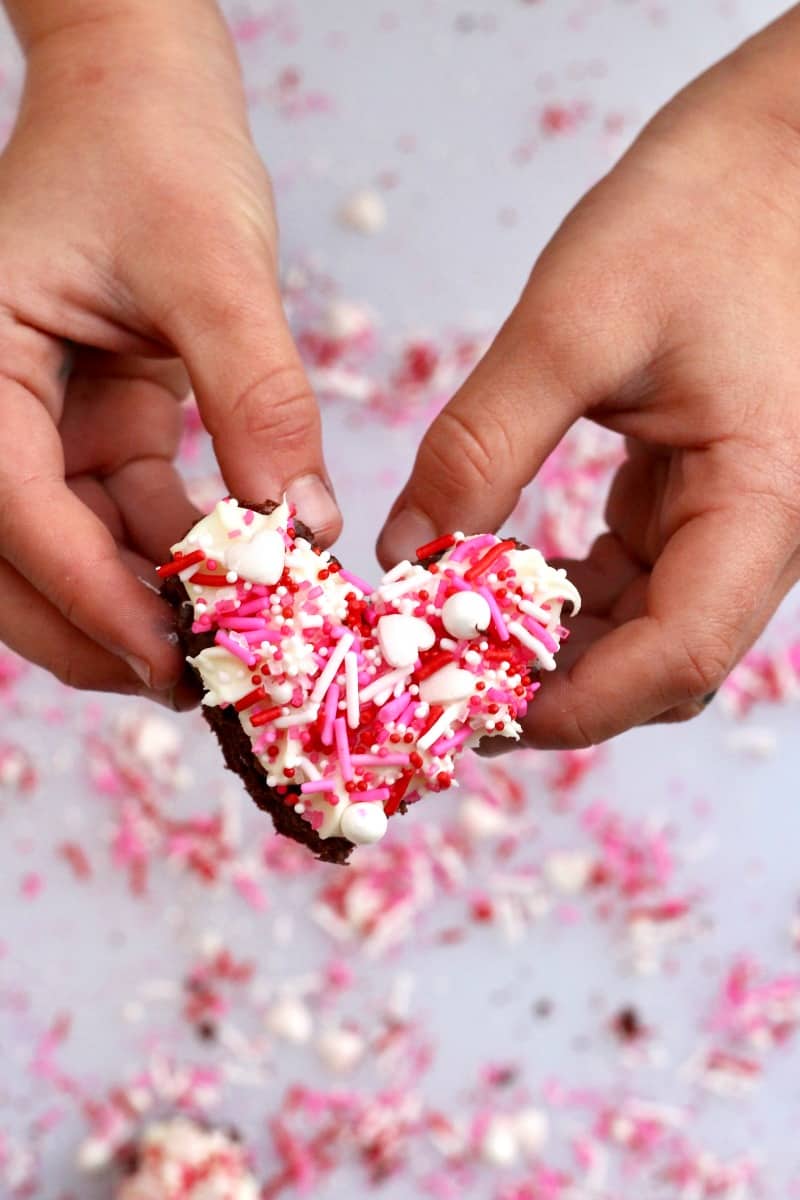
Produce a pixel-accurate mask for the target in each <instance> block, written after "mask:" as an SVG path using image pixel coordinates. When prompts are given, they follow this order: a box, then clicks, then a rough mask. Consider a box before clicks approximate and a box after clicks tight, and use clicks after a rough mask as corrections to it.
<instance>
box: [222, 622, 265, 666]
mask: <svg viewBox="0 0 800 1200" xmlns="http://www.w3.org/2000/svg"><path fill="white" fill-rule="evenodd" d="M214 641H215V642H216V643H217V645H218V646H224V647H225V649H226V650H228V651H230V653H231V654H235V655H236V657H237V658H239V659H241V661H242V662H243V663H244V665H245V666H246V667H253V666H255V664H256V661H257V659H256V656H255V654H251V653H250V651H249V650H245V648H244V646H241V645H239V643H238V642H235V641H234V640H233V638H230V637H228V635H227V633H223V632H222V630H221V629H219V630H217V632H216V634H215V635H214Z"/></svg>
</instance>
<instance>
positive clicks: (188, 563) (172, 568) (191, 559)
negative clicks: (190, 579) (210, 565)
mask: <svg viewBox="0 0 800 1200" xmlns="http://www.w3.org/2000/svg"><path fill="white" fill-rule="evenodd" d="M204 558H205V553H204V551H202V550H193V551H192V553H191V554H177V555H176V556H175V558H174V559H173V560H172V562H168V563H164V564H163V565H162V566H160V567H156V575H159V576H160V577H161V578H162V579H169V577H170V575H179V574H180V572H181V571H185V570H186V568H187V567H193V566H194V564H195V563H199V562H202V561H203V559H204Z"/></svg>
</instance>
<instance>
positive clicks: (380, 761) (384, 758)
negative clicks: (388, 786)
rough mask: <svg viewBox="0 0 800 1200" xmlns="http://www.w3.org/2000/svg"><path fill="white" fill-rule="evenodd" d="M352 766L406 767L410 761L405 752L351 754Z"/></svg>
mask: <svg viewBox="0 0 800 1200" xmlns="http://www.w3.org/2000/svg"><path fill="white" fill-rule="evenodd" d="M350 761H351V762H352V764H353V766H354V767H407V766H408V764H409V762H410V761H411V760H410V759H409V757H408V755H407V754H353V755H351V757H350Z"/></svg>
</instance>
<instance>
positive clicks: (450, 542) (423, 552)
mask: <svg viewBox="0 0 800 1200" xmlns="http://www.w3.org/2000/svg"><path fill="white" fill-rule="evenodd" d="M455 544H456V539H455V536H454V535H453V534H452V533H445V534H443V535H442V537H438V538H434V540H433V541H432V542H426V544H425V545H424V546H418V547H417V558H419V559H423V558H432V557H433V556H434V554H441V553H442V551H444V550H449V549H450V547H451V546H454V545H455Z"/></svg>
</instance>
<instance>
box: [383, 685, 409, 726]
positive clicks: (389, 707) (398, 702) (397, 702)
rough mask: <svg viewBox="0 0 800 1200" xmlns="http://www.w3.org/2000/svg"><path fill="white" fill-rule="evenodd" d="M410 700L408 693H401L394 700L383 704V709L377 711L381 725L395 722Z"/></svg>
mask: <svg viewBox="0 0 800 1200" xmlns="http://www.w3.org/2000/svg"><path fill="white" fill-rule="evenodd" d="M410 699H411V693H410V692H401V693H400V695H399V696H397V697H395V699H394V700H389V701H388V702H387V703H386V704H384V706H383V708H380V709H379V710H378V720H379V721H380V722H381V724H382V725H388V724H389V722H390V721H395V720H397V718H398V717H399V716H400V713H401V712H402V711H403V709H404V708H405V706H406V704H407V703H408V701H409V700H410Z"/></svg>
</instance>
